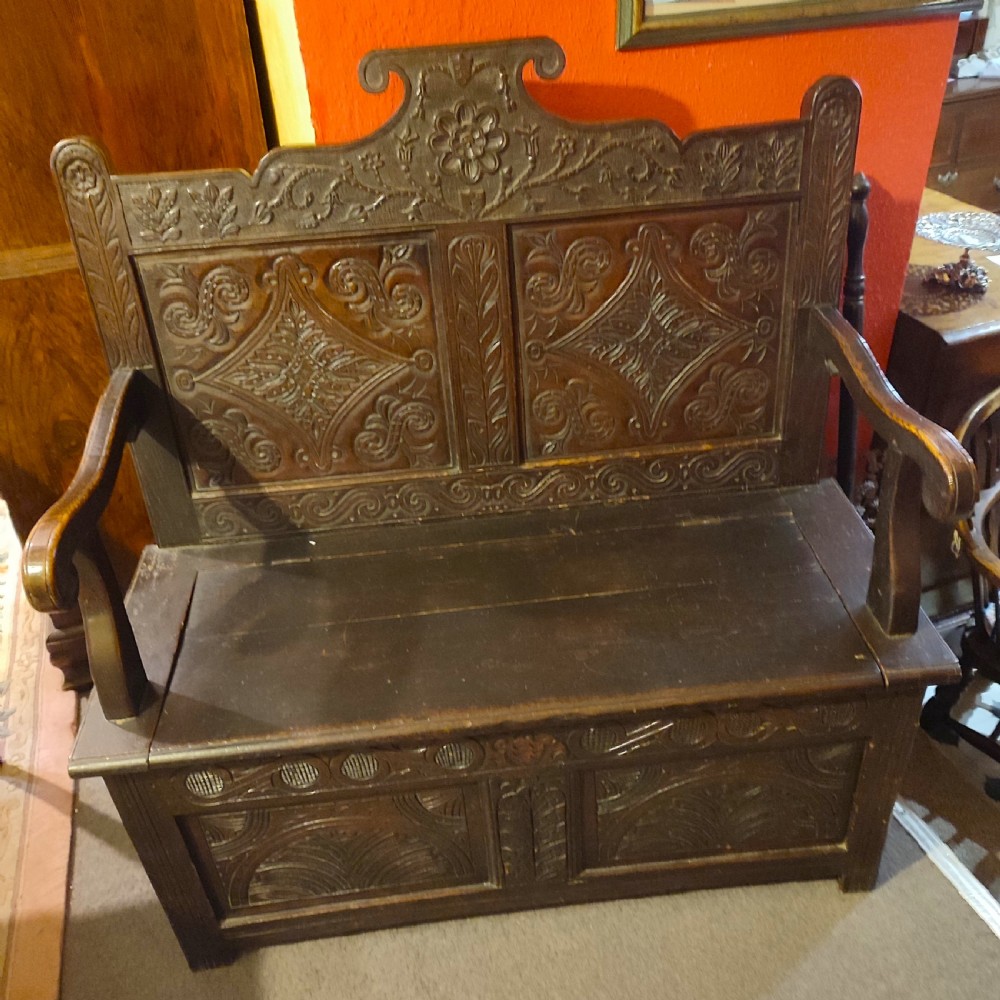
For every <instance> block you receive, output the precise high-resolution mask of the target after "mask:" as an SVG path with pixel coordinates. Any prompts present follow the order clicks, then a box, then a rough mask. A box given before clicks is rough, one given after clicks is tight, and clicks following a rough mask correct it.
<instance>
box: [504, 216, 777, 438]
mask: <svg viewBox="0 0 1000 1000" xmlns="http://www.w3.org/2000/svg"><path fill="white" fill-rule="evenodd" d="M633 226H634V224H633ZM787 227H788V218H787V214H786V213H785V212H784V211H783V210H779V209H777V208H764V209H757V210H753V211H749V212H745V213H740V212H736V213H729V214H728V218H727V219H726V221H711V222H706V223H704V224H702V225H700V226H697V225H696V226H694V227H693V228H692V223H691V222H690V221H682V220H679V219H678V220H677V222H676V223H674V221H673V220H670V222H669V223H668V222H666V221H664V222H659V221H657V222H642V223H640V224H638V226H637V227H635V228H632V227H630V226H629V224H628V223H624V224H623V223H610V222H609V223H605V224H600V223H595V224H591V225H590V226H588V227H586V228H585V229H584V232H585V233H586V235H578V233H579V231H580V229H581V228H583V227H580V226H579V225H577V226H566V227H565V230H563V228H562V227H557V228H555V229H550V230H548V231H544V232H543V231H539V230H535V229H524V230H521V231H519V232H518V234H517V236H516V239H515V247H516V248H517V249H516V256H517V259H518V261H519V265H520V266H519V276H518V282H519V285H520V288H521V289H522V291H521V293H520V307H521V312H522V329H523V330H524V343H523V349H522V364H523V368H524V371H525V379H524V384H525V390H524V391H525V395H526V410H527V416H528V418H529V420H528V427H529V435H528V437H529V443H530V445H531V447H532V449H533V450H534V453H535V454H536V455H539V456H547V455H553V456H555V455H566V454H572V453H574V452H575V453H580V452H583V453H587V452H594V451H608V450H617V449H622V448H630V447H636V446H641V445H649V444H663V443H674V442H683V441H691V440H699V439H704V438H722V437H726V436H733V435H744V434H748V433H763V432H766V431H767V430H768V428H769V427H770V425H771V422H772V421H773V416H774V409H775V384H776V379H777V373H778V370H779V353H780V344H779V343H778V337H777V330H778V328H779V325H780V322H781V317H780V306H781V294H780V291H781V287H782V282H783V277H784V275H783V268H782V263H781V262H782V259H783V253H782V251H783V246H784V241H785V240H787ZM685 244H687V252H686V253H685ZM622 245H624V249H625V253H624V254H622V253H621V252H617V253H616V252H615V251H614V250H613V249H612V248H613V247H614V246H622ZM692 432H693V433H692Z"/></svg>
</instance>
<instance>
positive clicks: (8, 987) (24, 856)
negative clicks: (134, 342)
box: [0, 502, 76, 1000]
mask: <svg viewBox="0 0 1000 1000" xmlns="http://www.w3.org/2000/svg"><path fill="white" fill-rule="evenodd" d="M18 551H19V546H18V544H17V539H16V538H15V537H14V533H13V530H12V528H11V525H10V521H9V520H8V518H7V509H6V506H5V505H4V504H3V503H2V502H0V1000H55V998H56V997H57V995H58V989H59V954H60V949H61V946H62V932H63V922H64V917H65V901H66V875H67V869H68V863H69V845H70V834H71V818H72V801H73V789H72V783H71V782H70V779H69V776H68V775H67V774H66V758H67V756H68V754H69V749H70V745H71V742H72V737H73V723H74V719H75V712H76V697H75V695H73V694H72V693H71V692H64V691H63V690H62V675H61V674H60V673H59V671H57V670H55V669H53V668H52V667H51V666H50V665H49V662H48V657H47V655H46V651H45V632H46V628H47V627H48V619H46V618H45V617H44V616H42V615H39V614H37V613H36V612H35V611H33V610H32V608H31V607H30V605H29V604H28V602H27V599H26V598H25V597H24V594H23V592H22V590H21V587H20V581H19V565H18V558H17V553H18Z"/></svg>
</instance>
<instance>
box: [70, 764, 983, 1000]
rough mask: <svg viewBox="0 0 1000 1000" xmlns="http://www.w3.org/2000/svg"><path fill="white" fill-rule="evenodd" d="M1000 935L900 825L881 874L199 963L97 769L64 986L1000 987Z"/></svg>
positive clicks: (574, 991)
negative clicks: (178, 938)
mask: <svg viewBox="0 0 1000 1000" xmlns="http://www.w3.org/2000/svg"><path fill="white" fill-rule="evenodd" d="M998 982H1000V940H998V938H997V937H996V936H994V934H993V933H992V932H991V931H990V930H989V929H988V928H987V926H986V925H985V924H984V923H983V922H982V921H981V920H980V919H979V918H978V917H977V916H976V915H975V914H974V913H973V911H972V910H971V909H969V908H968V906H967V905H966V904H965V902H964V901H963V900H962V898H961V897H960V896H959V894H958V893H957V892H956V891H955V890H954V889H953V888H952V886H951V885H950V884H949V883H948V882H947V881H946V880H945V879H944V878H943V876H942V875H940V874H939V872H938V871H937V869H936V868H934V867H933V866H932V865H931V863H930V861H928V860H927V858H925V857H924V855H923V854H922V853H921V852H920V850H919V849H918V848H917V847H916V845H915V844H914V843H913V841H912V840H910V839H909V838H908V837H907V835H906V834H905V833H904V832H902V830H901V829H900V828H899V827H898V826H897V825H896V824H895V823H893V826H892V828H891V833H890V838H889V844H888V849H887V851H886V855H885V858H884V860H883V866H882V874H881V877H880V884H879V886H878V888H877V889H876V890H875V891H874V892H872V893H869V894H864V895H851V896H846V895H843V894H841V893H840V891H839V890H838V889H837V887H836V885H835V884H834V883H833V882H819V883H800V884H792V885H779V886H763V887H756V888H749V889H725V890H715V891H711V892H697V893H686V894H681V895H675V896H669V897H660V898H654V899H645V900H636V901H629V902H616V903H600V904H593V905H586V906H575V907H565V908H561V909H555V910H547V911H543V912H535V913H521V914H513V915H505V916H497V917H479V918H476V919H472V920H464V921H451V922H447V923H439V924H428V925H423V926H419V927H411V928H405V929H400V930H391V931H380V932H377V933H370V934H364V935H359V936H355V937H346V938H335V939H328V940H323V941H312V942H307V943H304V944H296V945H284V946H280V947H273V948H269V949H264V950H262V951H259V952H256V953H253V954H249V955H246V956H244V957H243V958H241V959H240V960H239V961H238V962H237V963H236V964H235V965H234V966H231V967H229V968H227V969H218V970H212V971H209V972H202V973H197V974H193V973H191V972H189V971H188V969H187V966H186V965H185V964H184V961H183V959H182V957H181V954H180V951H179V949H178V947H177V945H176V943H175V942H174V940H173V937H172V934H171V932H170V929H169V926H168V924H167V921H166V919H165V917H164V916H163V915H162V913H161V911H160V909H159V907H158V905H157V903H156V900H155V897H154V896H153V892H152V890H151V889H150V887H149V884H148V882H147V881H146V879H145V876H144V874H143V872H142V870H141V868H140V867H139V864H138V861H137V860H136V858H135V855H134V853H133V851H132V849H131V847H130V845H129V843H128V841H127V839H126V838H125V836H124V833H123V832H122V829H121V826H120V825H119V823H118V820H117V817H116V814H115V811H114V807H113V806H112V804H111V802H110V799H109V798H108V796H107V794H106V792H105V791H104V788H103V784H102V783H100V782H99V781H85V782H83V783H81V786H80V793H79V812H78V815H77V843H76V848H75V861H74V868H73V883H72V894H71V900H70V918H69V923H68V927H67V936H66V949H65V955H64V968H63V993H62V997H63V1000H107V998H109V997H110V998H129V1000H132V998H136V1000H139V998H143V1000H146V998H148V1000H167V998H178V1000H200V998H205V1000H229V998H233V1000H237V998H238V1000H258V998H260V1000H264V998H268V1000H271V998H273V1000H286V998H287V1000H306V998H312V997H317V998H319V997H322V998H330V1000H369V998H379V1000H390V998H391V1000H418V998H419V1000H422V998H428V1000H430V998H434V1000H450V998H458V997H461V998H463V1000H495V998H496V1000H499V998H505V1000H506V998H510V1000H526V998H529V997H530V998H532V1000H559V998H563V997H565V998H574V1000H581V998H586V1000H589V998H601V1000H605V998H618V997H623V998H624V997H628V998H661V997H663V998H678V1000H690V998H702V997H718V998H720V1000H721V998H724V1000H741V998H747V1000H749V998H755V1000H756V998H783V1000H784V998H787V1000H806V998H808V1000H823V998H852V1000H854V998H862V997H863V998H866V1000H876V998H881V997H885V998H893V1000H896V998H905V1000H922V998H928V1000H929V998H935V1000H938V998H948V1000H964V998H969V1000H972V998H975V1000H985V998H987V997H991V996H996V995H997V983H998Z"/></svg>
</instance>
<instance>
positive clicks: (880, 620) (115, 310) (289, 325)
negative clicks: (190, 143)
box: [24, 39, 975, 967]
mask: <svg viewBox="0 0 1000 1000" xmlns="http://www.w3.org/2000/svg"><path fill="white" fill-rule="evenodd" d="M529 61H531V62H533V63H534V67H535V71H536V73H537V74H538V75H539V76H540V77H542V78H543V79H548V78H552V77H554V76H557V75H558V73H559V71H560V70H561V67H562V53H561V51H560V50H559V48H558V47H557V46H556V45H555V44H554V43H553V42H551V41H548V40H546V39H532V40H526V41H519V42H510V43H504V44H488V45H482V46H472V47H468V48H464V49H461V50H459V49H448V48H440V49H416V50H400V51H394V52H386V53H376V54H373V55H372V56H369V57H368V58H367V59H366V60H365V61H364V63H363V64H362V68H361V77H362V82H363V83H364V85H365V86H366V87H368V88H369V89H375V90H380V89H384V87H385V86H386V85H387V82H388V78H389V75H390V73H396V74H398V75H399V76H400V77H401V78H402V80H403V82H404V85H405V91H406V93H405V96H404V100H403V103H402V105H401V107H400V109H399V111H398V112H397V113H396V115H395V116H394V118H393V119H392V120H391V121H389V122H388V123H387V124H386V125H385V126H384V127H383V128H382V129H381V130H380V131H379V132H377V133H376V134H375V135H373V136H371V137H369V138H368V139H366V140H363V141H361V142H359V143H354V144H351V145H349V146H343V147H329V148H321V149H288V150H275V151H272V152H271V153H269V154H268V156H267V157H265V159H264V161H263V162H262V163H261V165H260V167H259V168H258V170H257V172H256V173H255V174H254V175H253V176H252V177H251V176H249V175H247V174H244V173H240V172H211V173H204V174H183V175H177V174H157V175H149V176H143V177H119V176H115V175H113V174H112V173H111V172H110V169H109V167H108V165H107V162H106V159H105V158H104V156H103V154H102V153H101V151H100V149H99V147H97V146H96V145H95V144H93V143H92V142H90V141H89V140H67V141H66V142H64V143H61V144H60V145H59V146H57V147H56V150H55V152H54V154H53V167H54V170H55V173H56V176H57V178H58V180H59V183H60V186H61V191H62V194H63V198H64V204H65V207H66V213H67V218H68V220H69V223H70V227H71V230H72V232H73V236H74V240H75V243H76V247H77V251H78V255H79V258H80V262H81V268H82V270H83V273H84V276H85V278H86V280H87V283H88V288H89V290H90V294H91V298H92V300H93V302H94V306H95V316H96V318H97V321H98V325H99V326H100V329H101V333H102V336H103V339H104V343H105V346H106V349H107V354H108V360H109V364H110V367H111V369H112V374H111V377H110V380H109V384H108V387H107V390H106V391H105V393H104V396H103V397H102V399H101V402H100V404H99V407H98V411H97V413H96V414H95V417H94V421H93V424H92V426H91V432H90V436H89V438H88V442H87V445H86V449H85V454H84V458H83V461H82V463H81V466H80V470H79V472H78V474H77V477H76V478H75V479H74V482H73V483H72V484H71V485H70V488H69V489H68V491H67V493H66V495H65V496H64V497H63V499H62V500H60V501H59V503H57V504H56V505H55V506H54V507H53V508H52V510H50V511H49V513H48V514H47V515H46V516H45V517H44V518H43V519H42V520H41V521H40V522H39V524H38V525H37V526H36V528H35V530H34V531H33V533H32V535H31V537H30V538H29V541H28V544H27V546H26V550H25V558H24V580H25V585H26V588H27V590H28V592H29V594H30V596H31V598H32V600H33V602H34V603H35V604H36V605H37V606H38V607H40V608H42V609H44V610H51V609H53V608H58V607H65V606H67V605H68V604H70V603H72V602H73V601H74V600H75V599H76V597H77V594H79V599H80V605H81V609H82V611H83V614H84V619H85V625H86V629H87V639H88V650H89V653H90V658H91V663H92V668H93V671H94V675H95V684H96V688H97V695H98V699H99V703H100V704H99V706H95V707H93V708H92V709H91V711H90V712H89V713H88V714H87V717H86V719H85V721H84V723H83V725H82V727H81V731H80V735H79V740H78V743H77V746H76V749H75V751H74V755H73V760H72V762H71V769H72V771H73V773H74V774H77V775H79V776H81V777H82V776H90V775H100V776H101V777H103V778H104V780H105V781H106V782H107V783H108V787H109V789H110V790H111V793H112V795H113V797H114V799H115V802H116V804H117V806H118V808H119V811H120V813H121V816H122V821H123V823H124V824H125V826H126V828H127V829H128V831H129V833H130V835H131V837H132V840H133V842H134V843H135V845H136V849H137V850H138V852H139V854H140V857H141V858H142V860H143V863H144V865H145V867H146V870H147V872H148V874H149V877H150V880H151V881H152V883H153V885H154V887H155V889H156V891H157V893H158V894H159V897H160V899H161V901H162V903H163V905H164V908H165V910H166V913H167V916H168V917H169V919H170V920H171V923H172V925H173V927H174V930H175V931H176V933H177V935H178V938H179V940H180V942H181V945H182V947H183V948H184V952H185V954H186V956H187V958H188V961H189V962H190V963H191V964H192V966H194V967H203V966H208V965H213V964H218V963H219V962H224V961H227V960H230V959H231V958H233V957H234V956H235V955H236V954H238V953H239V951H241V950H242V949H245V948H249V947H253V946H256V945H260V944H265V943H268V942H276V941H283V940H290V939H294V938H299V937H305V936H311V935H318V934H327V933H345V932H351V931H358V930H364V929H366V928H371V927H381V926H387V925H391V924H397V923H405V922H408V921H416V920H431V919H440V918H444V917H456V916H466V915H471V914H476V913H485V912H492V911H498V910H506V909H516V908H519V907H526V906H545V905H556V904H560V903H568V902H582V901H586V900H594V899H602V898H611V897H615V896H622V895H639V894H642V893H650V892H663V891H669V890H677V889H685V888H692V887H707V886H712V885H722V884H733V883H738V882H761V881H773V880H779V879H787V878H819V877H837V878H839V879H840V881H841V884H842V885H843V886H844V887H845V888H848V889H861V888H866V887H869V886H871V885H872V884H873V883H874V879H875V876H876V873H877V870H878V860H879V855H880V852H881V847H882V843H883V839H884V836H885V830H886V826H887V824H888V820H889V815H890V810H891V806H892V802H893V799H894V796H895V792H896V789H897V788H898V784H899V780H900V776H901V770H902V767H903V764H904V762H905V758H906V754H907V748H908V745H909V740H910V739H911V737H912V733H913V730H914V727H915V723H916V719H917V714H918V710H919V704H920V699H921V696H922V693H923V689H924V687H925V686H926V685H927V684H930V683H936V682H939V681H944V680H948V679H951V678H952V677H953V676H954V672H955V664H954V661H953V658H952V657H951V655H950V653H949V652H948V650H947V648H946V647H945V646H944V644H943V643H942V642H941V641H940V640H939V638H938V637H937V635H936V633H935V632H934V630H933V628H931V626H930V625H929V624H928V622H927V621H926V619H924V618H922V617H921V616H920V614H919V592H920V586H919V563H918V561H917V558H916V555H917V554H918V551H919V550H918V547H917V546H916V543H915V532H916V530H917V524H918V513H919V509H920V505H921V502H922V503H923V504H924V506H926V507H927V509H928V510H929V511H930V513H931V514H932V515H933V516H935V517H936V518H938V519H939V520H942V521H944V522H948V523H951V522H953V521H954V520H956V519H957V518H960V517H962V516H964V515H965V514H967V512H968V511H969V510H970V509H971V507H972V504H973V502H974V498H975V478H974V470H973V467H972V464H971V461H970V459H969V457H968V455H967V454H966V453H965V452H964V451H963V450H962V448H961V447H960V446H959V445H958V443H957V442H956V441H955V440H954V438H952V437H951V436H950V435H949V434H947V433H946V432H944V431H942V430H941V429H940V428H938V427H936V426H935V425H933V424H931V423H930V422H928V421H927V420H925V419H923V418H921V417H920V416H918V415H917V414H916V413H914V412H913V411H912V410H909V409H908V408H907V407H905V406H904V405H903V404H902V403H901V402H900V401H899V399H898V397H896V396H895V394H894V393H893V392H892V390H891V388H890V387H889V386H888V384H887V383H886V382H885V379H884V377H883V376H882V374H881V372H880V371H879V369H878V367H877V365H876V364H875V362H874V360H873V358H872V357H871V354H870V353H869V352H868V351H867V348H866V347H865V346H864V344H863V342H862V341H861V340H860V338H859V337H858V335H857V334H856V333H855V331H854V330H853V329H852V328H851V327H850V326H849V325H848V324H847V323H846V322H845V321H844V319H843V317H842V316H841V315H840V314H839V312H838V311H837V308H836V307H837V301H838V297H839V286H840V282H841V276H842V267H843V250H844V244H845V239H844V237H845V233H846V229H847V218H848V210H849V205H850V193H851V178H852V171H853V164H854V149H855V141H856V136H857V128H858V120H859V114H860V97H859V94H858V90H857V87H856V86H855V85H854V84H853V83H852V82H851V81H849V80H844V79H833V78H831V79H826V80H823V81H820V82H819V83H818V84H817V85H816V86H815V87H814V88H812V90H811V91H810V92H809V93H808V94H807V95H806V96H805V99H804V102H803V114H802V117H801V118H800V119H798V120H796V121H792V122H777V123H770V124H766V125H761V126H755V127H753V128H740V129H724V130H720V131H716V132H708V133H699V134H697V135H693V136H690V137H688V138H687V139H686V140H684V141H683V142H681V141H680V140H678V139H677V137H676V136H674V135H673V133H672V132H670V131H669V129H667V128H666V127H665V126H663V125H661V124H659V123H656V122H624V123H621V124H615V125H581V124H578V123H573V122H568V121H563V120H561V119H557V118H554V117H552V116H551V115H549V114H548V113H547V112H545V111H543V110H542V109H540V108H539V107H538V106H537V105H536V104H535V103H534V101H533V100H532V98H531V96H530V95H529V93H528V91H527V90H526V88H525V86H524V84H523V81H522V77H521V72H522V70H523V68H524V66H525V64H526V63H528V62H529ZM833 374H837V375H839V376H840V377H841V379H842V381H843V384H844V385H845V386H846V387H847V389H848V390H850V392H851V394H852V396H853V397H854V398H855V400H856V401H857V403H858V406H859V409H860V410H861V412H862V413H863V414H864V415H865V416H866V417H867V418H868V420H869V421H870V422H871V423H872V425H873V426H874V427H875V429H876V430H877V431H878V433H879V434H880V436H881V437H882V438H883V440H885V441H886V442H887V444H888V458H887V471H886V478H885V481H884V484H883V490H882V506H881V508H880V514H879V517H880V521H879V525H878V530H877V532H876V538H875V540H874V542H873V540H872V538H871V535H870V534H869V532H868V531H867V529H866V528H865V527H864V525H863V524H862V523H861V521H860V520H859V518H858V517H857V515H856V514H855V512H854V511H853V509H852V508H851V506H850V504H849V503H848V502H847V500H846V499H845V498H844V496H843V495H842V493H841V492H840V491H839V490H838V489H837V487H836V486H835V485H834V484H833V483H832V482H831V481H829V480H823V479H822V478H821V477H820V467H821V463H822V461H823V429H824V424H825V418H826V402H827V398H828V394H829V381H830V378H831V376H832V375H833ZM129 444H131V448H132V452H133V456H134V458H135V461H136V467H137V471H138V472H139V475H140V480H141V482H142V484H143V489H144V493H145V497H146V501H147V506H148V508H149V512H150V518H151V521H152V524H153V527H154V531H155V533H156V539H157V544H156V545H155V546H152V547H150V548H149V549H147V551H146V552H145V553H144V556H143V559H142V561H141V563H140V566H139V569H138V571H137V574H136V578H135V580H134V581H133V584H132V587H131V590H130V592H129V594H128V595H127V599H126V600H123V598H122V596H121V594H120V593H119V592H118V591H117V589H116V584H115V581H114V578H113V575H112V574H111V572H110V570H109V569H108V565H107V558H106V556H105V554H104V552H103V549H102V547H101V545H100V540H99V536H98V533H97V523H98V519H99V517H100V515H101V512H102V510H103V509H104V506H105V504H106V502H107V498H108V496H109V495H110V492H111V488H112V484H113V482H114V479H115V476H116V474H117V471H118V467H119V464H120V462H121V459H122V455H123V453H124V450H125V448H126V446H128V445H129Z"/></svg>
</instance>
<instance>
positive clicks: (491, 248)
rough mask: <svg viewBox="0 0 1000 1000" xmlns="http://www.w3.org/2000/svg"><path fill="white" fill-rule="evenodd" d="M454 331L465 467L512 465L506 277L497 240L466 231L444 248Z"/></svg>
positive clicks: (513, 434)
mask: <svg viewBox="0 0 1000 1000" xmlns="http://www.w3.org/2000/svg"><path fill="white" fill-rule="evenodd" d="M448 270H449V273H450V277H451V281H450V290H451V297H452V300H453V312H452V317H453V327H454V331H455V336H456V337H457V340H458V367H459V375H460V380H461V386H462V393H461V403H462V411H463V415H464V427H465V437H466V445H467V448H468V455H469V463H470V465H473V466H486V465H512V464H514V462H515V461H516V454H515V433H516V431H515V427H514V412H513V409H512V407H511V373H510V359H509V357H508V355H509V353H510V345H509V344H507V343H506V342H505V340H504V330H505V329H506V328H508V327H509V314H508V308H507V303H506V292H505V285H506V274H505V266H504V262H503V260H502V248H501V246H500V242H499V240H498V239H497V237H496V236H494V235H490V234H487V233H469V234H466V235H463V236H458V237H456V238H455V239H453V240H452V241H451V242H450V243H449V245H448Z"/></svg>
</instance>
